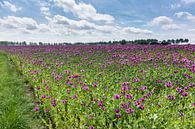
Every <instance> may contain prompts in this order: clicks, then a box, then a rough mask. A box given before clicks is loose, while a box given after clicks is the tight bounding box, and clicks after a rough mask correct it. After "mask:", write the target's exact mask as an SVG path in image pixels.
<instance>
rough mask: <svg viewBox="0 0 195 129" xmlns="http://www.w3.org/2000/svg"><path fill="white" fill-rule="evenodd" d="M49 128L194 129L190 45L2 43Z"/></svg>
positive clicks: (194, 66)
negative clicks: (24, 44)
mask: <svg viewBox="0 0 195 129" xmlns="http://www.w3.org/2000/svg"><path fill="white" fill-rule="evenodd" d="M0 51H3V52H4V53H6V54H7V56H8V58H9V60H11V61H12V62H13V63H14V64H15V66H16V68H17V70H18V71H19V72H20V73H21V74H22V76H24V77H25V78H26V80H27V82H28V83H29V85H31V86H32V87H33V93H34V96H33V99H34V109H32V110H34V113H36V114H37V115H38V116H40V119H41V121H42V122H43V123H44V125H45V126H46V127H48V128H50V129H52V128H53V129H55V128H56V129H103V128H107V129H166V128H168V129H180V128H181V129H184V128H188V129H194V128H195V45H168V46H161V45H66V46H52V45H51V46H4V47H3V46H2V47H0Z"/></svg>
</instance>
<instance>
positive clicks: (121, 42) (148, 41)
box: [0, 38, 189, 46]
mask: <svg viewBox="0 0 195 129" xmlns="http://www.w3.org/2000/svg"><path fill="white" fill-rule="evenodd" d="M188 42H189V39H183V38H180V39H168V40H162V41H159V40H157V39H137V40H130V41H128V40H119V41H107V42H106V41H99V42H90V43H84V42H76V43H43V42H38V43H36V42H29V43H27V42H26V41H23V42H10V41H0V45H4V46H26V45H31V46H36V45H40V46H42V45H84V44H87V45H111V44H116V45H117V44H119V45H125V44H141V45H170V44H174V45H176V44H182V43H188Z"/></svg>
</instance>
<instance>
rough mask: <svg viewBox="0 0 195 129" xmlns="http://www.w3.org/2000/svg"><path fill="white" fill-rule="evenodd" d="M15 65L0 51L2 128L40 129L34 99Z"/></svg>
mask: <svg viewBox="0 0 195 129" xmlns="http://www.w3.org/2000/svg"><path fill="white" fill-rule="evenodd" d="M27 89H28V88H27V85H26V84H25V83H24V79H22V78H21V77H20V76H19V75H18V73H17V71H16V70H15V68H14V65H13V64H12V63H11V62H10V61H9V60H8V59H7V57H6V56H5V55H4V54H1V53H0V129H40V128H41V126H39V125H40V124H38V123H39V122H38V120H36V119H35V117H34V115H33V111H32V109H33V99H32V97H31V96H30V95H28V94H27Z"/></svg>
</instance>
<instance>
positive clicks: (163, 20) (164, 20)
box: [149, 16, 173, 26]
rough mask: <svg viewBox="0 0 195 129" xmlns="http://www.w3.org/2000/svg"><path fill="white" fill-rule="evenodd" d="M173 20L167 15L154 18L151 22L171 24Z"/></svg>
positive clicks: (151, 23)
mask: <svg viewBox="0 0 195 129" xmlns="http://www.w3.org/2000/svg"><path fill="white" fill-rule="evenodd" d="M172 22H173V20H172V19H171V18H169V17H167V16H159V17H156V18H154V19H153V20H152V21H151V22H150V23H149V24H150V25H151V26H159V25H169V24H171V23H172Z"/></svg>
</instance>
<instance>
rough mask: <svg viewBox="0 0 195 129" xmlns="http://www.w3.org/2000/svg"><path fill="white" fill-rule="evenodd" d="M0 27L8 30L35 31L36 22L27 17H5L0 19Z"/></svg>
mask: <svg viewBox="0 0 195 129" xmlns="http://www.w3.org/2000/svg"><path fill="white" fill-rule="evenodd" d="M0 25H1V26H2V27H6V28H9V29H25V30H35V29H37V26H38V24H37V22H36V21H35V20H33V19H32V18H27V17H15V16H7V17H4V18H2V19H0Z"/></svg>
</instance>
